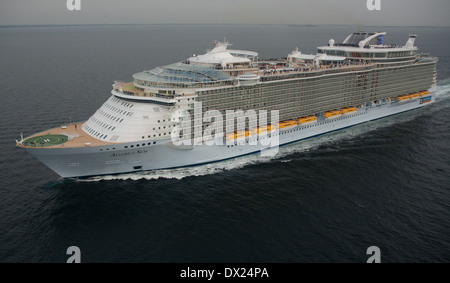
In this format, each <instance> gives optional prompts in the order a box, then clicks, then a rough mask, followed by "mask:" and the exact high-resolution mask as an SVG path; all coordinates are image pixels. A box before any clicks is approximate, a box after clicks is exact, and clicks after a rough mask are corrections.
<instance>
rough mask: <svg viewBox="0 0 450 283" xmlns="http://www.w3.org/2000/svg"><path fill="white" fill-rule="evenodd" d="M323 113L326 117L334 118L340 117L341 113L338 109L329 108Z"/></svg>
mask: <svg viewBox="0 0 450 283" xmlns="http://www.w3.org/2000/svg"><path fill="white" fill-rule="evenodd" d="M323 115H324V116H325V118H326V119H335V118H338V117H340V116H341V115H342V112H341V111H339V110H331V111H327V112H324V113H323Z"/></svg>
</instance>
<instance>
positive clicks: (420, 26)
mask: <svg viewBox="0 0 450 283" xmlns="http://www.w3.org/2000/svg"><path fill="white" fill-rule="evenodd" d="M144 25H183V26H184V25H216V26H218V25H248V26H255V25H270V26H291V27H315V26H361V25H356V24H262V23H257V24H249V23H119V24H111V23H110V24H24V25H0V28H21V27H70V26H144ZM362 26H364V27H399V28H446V27H450V26H438V25H436V26H434V25H416V26H409V25H362Z"/></svg>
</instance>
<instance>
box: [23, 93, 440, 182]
mask: <svg viewBox="0 0 450 283" xmlns="http://www.w3.org/2000/svg"><path fill="white" fill-rule="evenodd" d="M433 90H434V89H431V90H430V91H431V92H432V91H433ZM430 96H431V101H429V102H428V103H422V98H421V99H415V100H412V99H411V100H408V101H402V102H396V101H392V102H384V103H380V104H378V105H371V106H368V107H360V108H359V109H358V111H357V112H354V113H351V114H350V115H342V116H341V117H339V118H336V119H333V120H326V119H323V118H322V119H319V121H318V122H317V123H314V124H313V125H304V126H297V127H294V128H292V129H288V130H281V131H280V132H279V136H278V138H279V145H280V146H281V145H286V144H289V143H293V142H296V141H300V140H304V139H307V138H311V137H315V136H318V135H322V134H325V133H329V132H332V131H336V130H340V129H343V128H347V127H351V126H354V125H357V124H361V123H364V122H368V121H372V120H376V119H380V118H383V117H387V116H391V115H395V114H398V113H402V112H405V111H409V110H413V109H416V108H420V107H423V106H426V105H428V104H431V103H432V102H434V94H433V92H432V93H431V95H430ZM137 144H139V147H137ZM132 145H133V146H134V147H133V148H131V146H132ZM125 146H126V147H127V148H125ZM268 147H269V146H267V145H266V146H263V145H261V143H260V142H258V145H249V144H246V143H245V141H244V144H241V145H234V146H231V145H213V146H208V145H205V144H202V145H197V146H195V147H184V148H182V147H176V146H174V145H173V144H172V143H171V142H170V139H168V140H161V141H158V142H157V143H156V144H151V145H148V143H147V141H141V142H132V143H121V144H117V145H115V146H111V145H108V146H95V147H78V148H57V149H54V148H53V149H51V148H33V147H27V148H26V150H27V151H28V152H29V153H30V154H32V155H33V156H34V157H35V158H37V159H38V160H39V161H41V162H42V163H44V164H45V165H46V166H48V167H49V168H50V169H52V170H53V171H55V172H56V173H57V174H59V175H60V176H61V177H65V178H66V177H89V176H98V175H110V174H120V173H129V172H138V171H147V170H155V169H167V168H177V167H186V166H194V165H200V164H205V163H212V162H218V161H221V160H226V159H230V158H234V157H238V156H242V155H247V154H252V153H258V152H260V151H261V150H265V149H267V148H268ZM113 148H114V149H113Z"/></svg>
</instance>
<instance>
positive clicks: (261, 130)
mask: <svg viewBox="0 0 450 283" xmlns="http://www.w3.org/2000/svg"><path fill="white" fill-rule="evenodd" d="M272 128H274V127H272V126H271V125H266V126H259V127H256V128H253V129H252V132H253V134H259V133H265V132H270V131H272Z"/></svg>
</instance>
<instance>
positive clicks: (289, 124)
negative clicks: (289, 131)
mask: <svg viewBox="0 0 450 283" xmlns="http://www.w3.org/2000/svg"><path fill="white" fill-rule="evenodd" d="M277 126H278V128H279V129H283V128H287V127H293V126H297V122H296V121H295V120H286V121H281V122H279V123H278V125H277Z"/></svg>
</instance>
